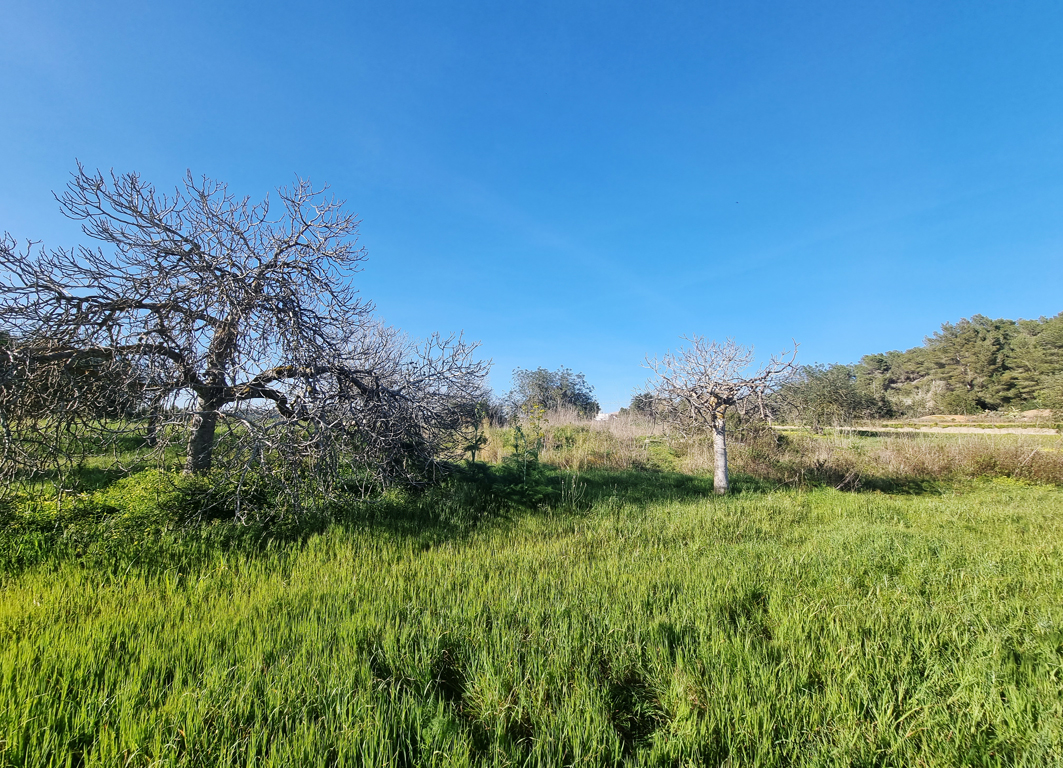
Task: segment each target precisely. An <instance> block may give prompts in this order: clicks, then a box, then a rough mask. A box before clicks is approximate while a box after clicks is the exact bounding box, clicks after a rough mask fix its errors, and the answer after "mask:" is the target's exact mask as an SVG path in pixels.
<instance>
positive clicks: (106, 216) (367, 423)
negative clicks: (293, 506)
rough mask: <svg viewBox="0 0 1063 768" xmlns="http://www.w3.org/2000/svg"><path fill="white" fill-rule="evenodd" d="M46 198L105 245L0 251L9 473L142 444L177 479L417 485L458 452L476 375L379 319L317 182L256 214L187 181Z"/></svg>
mask: <svg viewBox="0 0 1063 768" xmlns="http://www.w3.org/2000/svg"><path fill="white" fill-rule="evenodd" d="M59 201H60V204H61V205H62V209H63V212H64V213H65V214H66V215H67V216H69V217H71V218H73V219H75V220H78V221H81V222H82V229H83V231H84V232H85V234H86V235H88V236H89V237H91V238H93V239H94V240H96V241H98V242H101V243H103V244H104V245H106V246H108V251H107V252H104V250H103V249H101V248H99V247H96V248H90V247H87V246H84V245H83V246H79V247H77V248H74V249H55V250H46V249H44V248H41V247H39V246H38V245H36V244H33V243H30V244H29V245H27V246H25V247H24V248H22V249H19V248H18V247H17V244H16V242H15V240H14V238H12V237H11V236H10V235H5V236H4V238H3V239H2V240H0V272H2V274H3V278H2V281H0V330H2V332H3V333H4V334H5V338H6V339H7V340H8V343H7V344H6V345H4V346H3V347H2V348H0V354H2V357H3V359H2V360H0V374H2V375H0V418H2V419H3V420H4V423H5V425H6V426H7V428H8V430H9V432H10V433H11V434H12V435H14V439H9V440H7V441H6V448H5V453H4V456H3V468H4V470H5V471H6V472H7V473H8V474H9V475H10V474H11V473H12V472H16V471H20V470H21V471H30V472H33V471H35V470H38V469H40V468H41V467H42V466H43V464H44V463H46V462H47V461H48V460H57V459H59V458H60V457H64V456H66V457H69V456H70V455H71V446H72V445H85V444H86V440H87V439H88V438H90V437H91V440H89V442H93V441H94V442H93V444H94V445H95V446H96V449H97V450H98V449H99V447H100V445H101V444H106V443H108V441H111V442H113V441H114V440H115V439H117V438H119V437H124V436H126V435H129V434H140V435H143V436H144V437H145V441H146V445H147V446H148V447H150V448H151V449H152V450H153V451H154V452H155V454H156V455H157V456H158V457H160V459H161V457H163V456H164V455H165V450H166V447H167V445H172V444H174V443H177V444H180V445H181V446H183V452H184V454H185V459H184V468H185V471H186V472H189V473H203V472H206V471H209V470H211V469H212V468H218V467H222V468H225V469H229V470H234V471H237V472H247V471H249V469H252V468H256V467H257V468H260V469H267V470H269V474H270V475H271V476H272V477H282V476H283V475H284V474H285V472H288V471H291V472H295V473H297V474H299V475H300V477H302V478H303V479H306V478H312V479H313V480H315V481H321V482H323V483H324V484H325V485H326V486H327V485H329V484H330V483H332V482H333V481H335V480H336V478H338V477H339V476H340V475H341V474H343V471H341V469H340V467H341V465H347V466H349V467H351V469H350V470H349V471H347V474H348V475H350V474H351V473H354V474H357V475H360V476H365V475H366V474H367V473H368V475H369V476H371V477H372V478H375V480H376V481H379V482H387V481H389V480H392V479H403V480H407V481H415V480H416V479H417V478H418V477H423V476H424V475H425V474H426V473H427V472H432V471H434V468H435V466H436V463H437V461H438V460H439V458H440V456H441V455H442V454H443V453H445V452H446V450H447V449H448V447H450V446H453V445H454V444H456V443H458V442H460V440H458V439H457V437H455V433H456V432H458V431H460V430H461V429H462V428H463V425H464V423H465V422H466V421H467V414H468V412H469V407H468V406H469V404H470V403H473V402H476V401H478V400H480V399H482V398H483V396H484V378H485V376H486V373H487V367H488V364H487V363H484V362H480V361H478V360H477V359H476V358H475V356H474V352H475V349H476V345H475V344H469V343H467V342H465V341H464V340H463V339H462V338H461V337H460V336H456V337H449V338H444V337H439V336H435V337H433V338H431V339H429V340H428V341H426V342H425V343H423V344H415V343H411V342H410V341H408V340H407V339H406V338H405V337H404V336H403V335H402V334H401V333H399V332H397V331H395V330H394V329H391V328H388V327H386V326H384V325H382V324H381V323H380V322H379V321H377V320H376V319H375V318H374V317H373V315H372V310H373V307H372V304H371V303H370V302H368V301H365V300H363V299H361V298H360V297H359V295H358V291H357V290H356V288H355V286H354V284H353V282H352V276H353V275H354V274H356V273H357V271H358V269H359V267H360V264H361V262H363V261H364V259H365V257H366V254H365V251H364V249H363V248H361V247H360V246H359V245H358V243H357V227H358V222H357V220H356V219H355V217H354V216H353V214H351V213H349V212H348V211H347V210H346V208H345V205H344V203H343V201H341V200H337V199H336V198H334V197H332V196H330V195H329V194H328V193H327V190H326V189H325V188H321V189H315V188H314V187H313V186H312V185H311V184H310V182H308V181H305V180H297V181H296V183H295V184H294V185H293V186H291V187H287V188H281V189H278V190H277V193H276V197H275V198H274V199H273V200H270V198H268V197H267V198H266V199H265V200H263V201H262V202H260V203H257V204H254V203H252V202H251V201H250V200H249V199H248V198H238V197H236V196H235V195H233V194H232V193H231V192H230V191H229V190H228V188H227V187H226V185H224V184H222V183H220V182H217V181H213V180H210V179H207V178H202V179H197V178H194V177H193V176H192V175H191V174H189V175H188V176H186V178H185V179H184V181H183V183H182V184H181V186H179V187H178V188H177V189H176V190H175V191H174V192H172V193H169V194H167V193H163V192H160V191H159V190H157V189H156V188H155V187H154V186H152V185H151V184H149V183H146V182H145V181H143V180H142V179H141V178H140V176H139V175H137V174H135V173H128V174H121V175H117V174H111V175H110V177H105V176H104V175H103V174H101V173H99V172H96V173H91V172H89V171H87V170H86V169H85V168H83V167H81V166H79V167H78V169H77V171H76V172H75V173H74V174H72V178H71V181H70V183H69V185H68V187H67V189H66V191H65V192H64V193H63V194H62V195H61V196H59ZM31 383H32V385H33V386H32V387H30V386H29V385H30V384H31ZM30 389H32V392H33V395H34V396H33V397H32V398H27V397H26V396H25V395H26V393H27V391H29V390H30ZM131 395H132V396H131ZM108 399H110V400H111V401H116V402H119V403H121V405H122V407H121V409H120V410H121V413H118V412H116V411H115V408H114V407H113V406H112V407H111V408H110V409H109V410H108V409H106V408H101V404H102V403H104V402H106V401H108ZM119 416H120V418H116V417H119ZM124 444H126V445H128V441H126V442H125V443H124ZM296 485H298V483H296V482H295V481H294V480H291V482H289V486H290V487H293V488H294V487H295V486H296ZM326 490H327V489H326Z"/></svg>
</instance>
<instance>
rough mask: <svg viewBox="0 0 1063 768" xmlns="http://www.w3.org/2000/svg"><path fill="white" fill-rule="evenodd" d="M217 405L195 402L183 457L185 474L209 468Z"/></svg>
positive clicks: (216, 418) (211, 458)
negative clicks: (194, 413) (185, 452)
mask: <svg viewBox="0 0 1063 768" xmlns="http://www.w3.org/2000/svg"><path fill="white" fill-rule="evenodd" d="M218 414H219V410H218V405H217V404H216V403H211V402H207V401H204V400H203V399H202V398H200V399H199V401H198V403H197V413H196V415H195V417H194V418H193V419H192V436H191V437H190V438H189V440H188V454H187V455H186V457H185V474H186V475H191V474H199V473H201V472H206V471H207V470H209V469H210V466H211V462H212V460H213V457H214V432H215V430H216V429H217V427H218Z"/></svg>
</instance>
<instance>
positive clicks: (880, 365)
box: [780, 313, 1063, 422]
mask: <svg viewBox="0 0 1063 768" xmlns="http://www.w3.org/2000/svg"><path fill="white" fill-rule="evenodd" d="M780 395H781V401H782V402H781V403H780V405H781V406H782V408H783V409H785V410H791V411H794V412H800V413H802V414H803V415H804V416H805V417H806V420H807V417H808V416H810V415H811V416H812V417H813V420H815V421H822V422H830V421H835V422H836V421H842V420H847V419H851V418H875V417H878V418H884V417H885V418H888V417H893V416H924V415H927V414H931V413H945V414H975V413H980V412H983V411H1000V410H1027V409H1033V408H1048V409H1052V410H1055V411H1059V410H1063V313H1060V314H1058V315H1056V316H1055V317H1051V318H1044V317H1042V318H1040V319H1038V320H991V319H990V318H988V317H985V316H983V315H975V316H974V317H971V318H970V319H967V318H964V319H962V320H960V321H959V322H957V323H945V324H944V325H942V326H941V330H940V331H938V332H937V333H935V334H934V335H933V336H928V337H927V338H926V340H925V341H924V343H923V345H922V346H919V347H914V348H912V349H909V350H907V351H906V352H900V351H897V350H894V351H892V352H886V353H883V354H874V355H865V356H864V357H862V358H861V359H860V362H859V363H856V364H855V365H831V366H822V365H816V366H806V367H804V368H803V369H802V370H801V371H800V374H799V376H798V379H797V380H796V381H794V382H792V383H791V384H790V385H788V386H787V387H785V388H784V390H783V391H782V392H781V393H780Z"/></svg>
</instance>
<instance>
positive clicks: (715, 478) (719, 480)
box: [712, 415, 728, 494]
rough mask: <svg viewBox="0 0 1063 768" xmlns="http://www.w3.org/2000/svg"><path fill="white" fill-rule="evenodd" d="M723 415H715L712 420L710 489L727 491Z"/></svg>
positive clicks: (721, 491) (725, 438)
mask: <svg viewBox="0 0 1063 768" xmlns="http://www.w3.org/2000/svg"><path fill="white" fill-rule="evenodd" d="M725 429H726V428H725V426H724V420H723V416H722V415H721V416H717V417H716V418H715V419H713V422H712V448H713V463H712V490H713V491H715V492H716V493H720V494H723V493H727V488H728V485H727V433H726V431H725Z"/></svg>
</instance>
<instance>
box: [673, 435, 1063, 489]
mask: <svg viewBox="0 0 1063 768" xmlns="http://www.w3.org/2000/svg"><path fill="white" fill-rule="evenodd" d="M774 442H775V446H774V448H773V447H772V445H771V441H769V440H768V439H766V438H764V437H763V436H762V437H760V438H759V439H757V440H754V441H736V442H735V445H734V448H733V449H732V451H731V461H732V466H733V468H734V469H735V470H737V471H739V472H743V473H746V474H749V475H753V476H755V477H759V478H763V479H768V480H772V481H774V482H777V483H779V484H782V485H789V486H803V485H809V484H824V483H825V484H830V485H833V486H835V487H837V488H840V489H843V490H855V489H857V488H860V487H881V488H884V489H885V488H889V487H893V486H897V485H904V484H906V483H911V482H924V481H938V480H960V479H972V478H976V477H1011V478H1015V479H1019V480H1027V481H1031V482H1037V483H1053V484H1063V452H1061V451H1060V442H1061V441H1060V440H1059V439H1058V438H1053V439H1048V440H1046V439H1045V438H1043V437H1037V436H1010V435H1008V436H1003V435H890V436H884V437H850V436H840V435H830V436H825V437H817V436H814V435H808V434H789V435H785V436H782V435H779V436H777V437H776V439H775V441H774ZM703 452H704V454H705V458H704V459H701V458H700V454H698V458H699V460H700V461H702V462H704V461H707V462H708V467H709V468H710V469H711V466H712V463H711V462H712V454H711V450H709V449H707V448H706V449H704V450H703ZM688 465H689V466H691V468H692V469H695V471H697V470H700V467H701V465H698V464H694V463H693V462H690V463H689V464H688Z"/></svg>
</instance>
